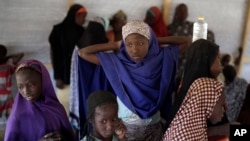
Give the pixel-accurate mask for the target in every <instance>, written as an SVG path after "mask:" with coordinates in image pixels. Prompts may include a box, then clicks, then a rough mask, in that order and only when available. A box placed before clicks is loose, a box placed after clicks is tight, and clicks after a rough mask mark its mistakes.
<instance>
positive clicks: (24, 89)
mask: <svg viewBox="0 0 250 141" xmlns="http://www.w3.org/2000/svg"><path fill="white" fill-rule="evenodd" d="M22 92H23V94H24V95H25V96H28V93H29V89H28V87H23V89H22Z"/></svg>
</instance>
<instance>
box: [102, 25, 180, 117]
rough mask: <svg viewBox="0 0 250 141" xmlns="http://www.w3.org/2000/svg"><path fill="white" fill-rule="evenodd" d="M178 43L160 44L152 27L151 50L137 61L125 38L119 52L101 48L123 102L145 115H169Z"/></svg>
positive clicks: (107, 69)
mask: <svg viewBox="0 0 250 141" xmlns="http://www.w3.org/2000/svg"><path fill="white" fill-rule="evenodd" d="M178 52H179V50H178V47H177V46H168V47H162V48H161V47H159V44H158V41H157V38H156V36H155V35H154V33H153V32H152V30H151V29H150V41H149V51H148V54H147V55H146V56H145V58H144V60H143V61H141V62H139V63H136V62H134V61H133V60H132V59H131V58H130V57H129V56H128V54H127V52H126V49H125V43H124V41H123V42H122V45H121V47H120V52H119V53H118V54H115V53H106V52H100V53H98V54H97V57H98V59H99V61H100V63H101V65H102V68H103V70H104V72H105V74H106V77H107V79H108V80H109V83H110V84H111V86H112V88H113V90H114V93H115V94H116V95H117V96H118V97H119V99H120V100H121V101H122V102H123V104H124V105H126V107H127V108H128V109H130V110H131V111H132V112H133V113H135V114H137V115H138V116H139V117H141V118H142V119H146V118H149V117H150V116H152V115H154V114H155V113H156V112H157V111H159V110H160V111H161V116H162V117H163V118H166V116H167V115H168V114H169V111H170V108H171V105H172V104H171V103H172V96H171V94H172V92H173V88H174V84H175V83H174V79H175V72H176V66H177V59H178V54H179V53H178Z"/></svg>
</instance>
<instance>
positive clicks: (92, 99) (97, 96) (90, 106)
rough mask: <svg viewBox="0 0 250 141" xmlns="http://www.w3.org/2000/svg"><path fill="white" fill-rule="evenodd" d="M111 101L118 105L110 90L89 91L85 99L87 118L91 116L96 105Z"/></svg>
mask: <svg viewBox="0 0 250 141" xmlns="http://www.w3.org/2000/svg"><path fill="white" fill-rule="evenodd" d="M111 103H112V104H116V105H117V106H118V103H117V101H116V97H115V96H114V94H112V93H111V92H108V91H103V90H98V91H95V92H93V93H91V94H90V96H89V97H88V100H87V119H90V118H91V117H92V116H93V114H94V112H95V109H96V107H98V106H101V105H103V104H111Z"/></svg>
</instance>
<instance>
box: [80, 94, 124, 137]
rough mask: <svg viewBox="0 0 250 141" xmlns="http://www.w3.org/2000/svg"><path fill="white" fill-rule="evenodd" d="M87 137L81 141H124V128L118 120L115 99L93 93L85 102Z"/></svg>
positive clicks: (110, 95)
mask: <svg viewBox="0 0 250 141" xmlns="http://www.w3.org/2000/svg"><path fill="white" fill-rule="evenodd" d="M87 119H88V122H89V123H88V126H87V130H88V132H87V135H86V136H85V137H84V138H83V139H82V140H81V141H118V140H120V141H125V140H126V138H125V132H126V131H125V126H124V125H123V124H122V121H121V120H120V119H119V118H118V103H117V101H116V97H115V96H114V95H113V94H112V93H110V92H107V91H95V92H93V93H92V94H90V96H89V97H88V100H87Z"/></svg>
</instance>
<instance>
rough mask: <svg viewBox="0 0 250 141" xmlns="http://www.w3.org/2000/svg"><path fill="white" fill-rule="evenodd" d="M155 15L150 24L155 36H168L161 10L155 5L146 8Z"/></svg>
mask: <svg viewBox="0 0 250 141" xmlns="http://www.w3.org/2000/svg"><path fill="white" fill-rule="evenodd" d="M148 11H149V12H150V13H152V15H153V16H154V17H155V23H154V24H153V25H151V28H152V29H153V31H154V33H155V35H156V36H157V37H165V36H168V31H167V26H166V24H165V22H164V19H163V15H162V12H161V11H160V9H159V8H158V7H156V6H152V7H150V9H149V10H148Z"/></svg>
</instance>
